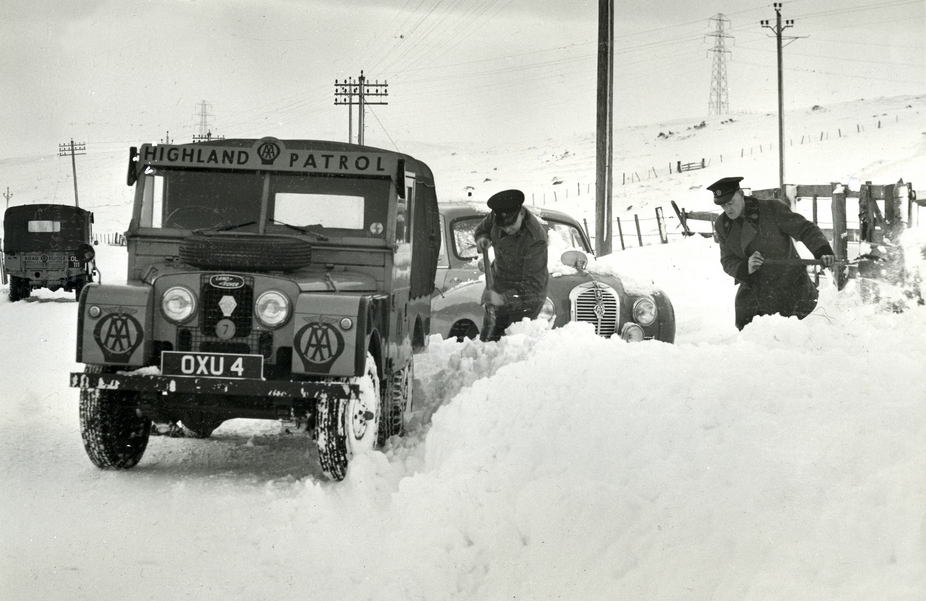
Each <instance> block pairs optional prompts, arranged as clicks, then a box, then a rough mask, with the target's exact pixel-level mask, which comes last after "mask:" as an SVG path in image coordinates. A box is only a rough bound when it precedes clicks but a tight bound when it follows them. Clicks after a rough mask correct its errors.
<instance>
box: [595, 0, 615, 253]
mask: <svg viewBox="0 0 926 601" xmlns="http://www.w3.org/2000/svg"><path fill="white" fill-rule="evenodd" d="M613 89H614V0H598V96H597V103H596V104H597V110H596V114H597V124H596V128H595V129H596V143H595V252H596V253H597V254H598V256H604V255H609V254H611V187H612V181H611V161H612V158H613V149H614V141H613V139H612V138H613V133H614V106H613V105H614V96H613V92H612V90H613Z"/></svg>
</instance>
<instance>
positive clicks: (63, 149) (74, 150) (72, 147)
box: [58, 138, 87, 207]
mask: <svg viewBox="0 0 926 601" xmlns="http://www.w3.org/2000/svg"><path fill="white" fill-rule="evenodd" d="M86 150H87V145H86V144H84V143H83V142H80V143H78V144H75V143H74V138H71V142H70V143H67V142H65V143H64V144H58V156H59V157H64V156H67V155H68V154H70V155H71V168H72V169H73V170H74V206H75V207H80V202H78V200H77V161H75V160H74V155H75V154H87V153H86ZM78 151H80V152H78Z"/></svg>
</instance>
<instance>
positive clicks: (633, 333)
mask: <svg viewBox="0 0 926 601" xmlns="http://www.w3.org/2000/svg"><path fill="white" fill-rule="evenodd" d="M621 339H622V340H626V341H627V342H640V341H641V340H643V328H641V327H640V326H639V324H635V323H631V322H629V321H628V322H627V323H625V324H624V327H622V328H621Z"/></svg>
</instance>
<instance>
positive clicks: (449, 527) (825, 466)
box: [0, 107, 926, 601]
mask: <svg viewBox="0 0 926 601" xmlns="http://www.w3.org/2000/svg"><path fill="white" fill-rule="evenodd" d="M865 110H868V107H866V109H865ZM912 139H913V137H912V136H910V137H908V138H906V139H905V143H904V144H903V145H902V148H903V149H904V150H903V152H906V153H907V154H902V153H900V152H898V153H897V154H895V155H888V154H883V155H882V157H881V159H879V160H880V161H882V163H884V164H886V163H888V162H893V163H894V164H898V165H901V166H903V165H909V169H914V168H916V169H922V166H921V164H920V162H921V160H922V155H921V154H916V153H913V154H910V153H909V149H910V148H911V147H914V146H915V145H914V144H913V143H912V142H911V140H912ZM818 160H819V161H820V163H821V165H826V168H827V169H829V168H831V167H830V163H829V161H832V160H838V157H833V156H832V154H831V153H821V155H820V156H819V159H818ZM863 167H865V165H857V166H855V167H852V166H851V165H846V168H852V169H861V168H863ZM768 169H769V170H770V171H774V165H771V166H768ZM727 174H728V173H722V174H720V173H717V171H708V172H706V173H704V174H702V178H703V179H710V178H711V177H714V179H716V178H717V177H721V175H727ZM890 177H892V178H893V179H892V180H891V181H896V179H897V178H898V177H908V176H907V175H906V172H905V171H904V169H903V168H902V167H901V168H900V169H899V171H898V173H897V174H896V175H895V174H893V173H892V174H890ZM708 183H709V182H708ZM676 185H677V182H676ZM676 190H677V188H673V187H669V188H666V189H664V190H662V194H663V195H664V196H663V198H667V197H671V195H673V194H674V193H675V192H676ZM558 208H559V207H558ZM563 208H566V209H567V210H573V209H570V208H569V207H566V206H563ZM576 208H578V207H576ZM905 239H907V240H913V239H917V240H918V243H922V242H924V241H926V236H924V235H923V232H922V230H921V229H916V230H912V231H910V232H908V236H905ZM98 250H99V255H100V257H99V262H100V267H101V269H102V271H103V278H104V281H106V282H117V281H119V280H120V279H124V273H125V250H124V249H122V248H118V247H108V246H100V247H98ZM910 254H911V256H913V257H917V255H916V253H915V252H911V253H910ZM599 262H600V263H602V265H603V266H604V267H605V268H607V269H610V270H614V271H617V272H620V273H625V274H626V275H627V276H628V277H630V278H634V279H636V280H639V281H649V280H652V281H653V282H655V283H656V284H657V285H658V286H660V287H661V288H662V289H663V290H665V291H666V293H667V294H668V295H669V297H670V298H671V299H672V300H673V302H674V304H675V310H676V314H677V317H678V324H679V327H678V336H677V340H676V344H674V345H669V344H662V343H651V342H647V343H639V344H626V343H623V342H620V341H617V340H604V339H600V338H598V337H596V336H594V334H593V333H592V332H591V331H590V329H589V328H588V327H585V326H582V325H579V324H573V325H572V326H569V327H566V328H563V329H560V330H547V329H545V328H544V327H543V326H542V325H541V324H538V323H530V324H522V325H519V326H517V327H516V328H515V331H514V332H513V333H512V334H511V335H509V336H508V337H506V338H504V339H502V341H500V342H498V343H489V344H482V343H479V342H469V343H465V344H457V343H455V342H446V341H442V340H440V339H439V338H432V339H431V340H430V346H429V349H428V351H427V352H426V353H424V354H422V355H419V356H418V359H417V362H416V383H415V394H416V398H417V402H418V404H417V409H416V412H415V415H414V418H413V421H412V424H411V431H410V433H409V435H408V436H407V437H405V438H403V439H397V438H394V439H392V440H391V441H390V443H389V444H388V446H387V447H386V449H384V452H383V453H374V454H372V455H370V456H368V457H362V458H360V459H358V460H357V461H355V462H354V463H353V464H352V466H351V469H350V473H349V475H348V477H347V479H346V480H345V481H344V482H341V483H337V484H334V483H329V482H326V481H324V480H323V479H322V478H321V477H320V475H319V472H318V468H317V466H316V457H315V452H314V449H313V445H312V444H311V442H310V441H309V440H308V439H306V438H304V437H300V436H291V435H286V434H281V433H280V432H279V428H278V427H277V426H276V425H275V424H272V423H267V422H256V421H245V420H236V421H232V422H228V423H226V424H225V425H223V426H222V427H221V428H220V429H219V430H217V431H216V433H215V435H214V436H213V437H212V438H211V439H208V440H186V439H164V438H152V441H151V444H150V446H149V449H148V452H147V454H146V455H145V457H144V459H143V460H142V462H141V463H140V464H139V466H138V467H137V468H135V469H134V470H131V471H126V472H103V471H99V470H97V469H96V468H94V467H93V466H92V464H91V463H90V462H89V460H88V459H87V457H86V456H85V454H84V451H83V448H82V446H81V441H80V434H79V428H78V418H77V391H76V390H75V389H72V388H69V387H68V377H67V374H68V373H69V372H71V371H74V370H78V369H80V368H81V366H80V365H78V364H75V363H74V338H75V330H76V315H75V311H76V304H75V303H74V301H73V295H70V294H65V293H50V292H47V291H45V292H38V293H36V294H35V295H34V297H33V298H32V299H30V300H28V301H24V302H19V303H10V302H8V301H7V300H6V297H5V293H6V290H5V289H4V290H3V291H2V292H3V295H4V296H3V298H2V299H0V319H2V323H3V328H4V337H3V342H2V343H0V364H2V365H3V366H4V367H3V369H4V372H3V373H4V374H5V375H6V377H5V378H3V381H2V384H0V387H2V388H0V390H2V392H3V398H4V399H5V401H6V411H5V412H4V417H3V418H2V419H0V474H2V476H0V477H2V482H0V484H2V486H0V511H2V513H0V523H2V524H3V525H2V530H0V532H2V534H0V543H2V548H3V553H2V559H0V581H2V591H3V594H2V595H0V596H2V597H3V598H9V599H26V598H29V599H34V598H48V599H94V600H97V599H113V600H116V599H165V598H166V599H197V600H203V599H205V600H210V599H215V600H220V599H221V600H223V601H224V600H227V599H345V598H353V599H370V600H384V599H395V600H399V599H402V600H405V599H413V598H420V599H506V598H507V599H557V598H561V599H583V600H584V599H638V600H641V601H642V600H650V599H673V600H674V599H691V600H704V601H707V600H730V601H734V600H735V601H742V600H769V599H776V600H777V599H808V600H817V599H857V600H866V601H867V600H870V599H894V600H898V601H900V600H904V601H906V600H909V599H917V598H923V597H924V595H926V484H924V478H923V474H926V445H924V442H923V441H924V440H926V407H924V403H926V371H924V369H923V366H924V365H926V307H923V306H919V305H917V304H916V303H915V302H913V301H910V300H909V299H905V298H904V297H902V295H897V294H894V295H893V298H892V300H894V301H898V302H902V303H903V304H904V305H905V307H904V310H903V311H902V312H899V313H898V312H893V311H891V310H890V309H889V307H890V303H888V302H887V301H885V302H883V303H878V304H868V303H865V302H862V299H861V295H860V294H859V291H858V288H857V285H856V282H855V281H854V280H853V281H852V282H850V284H849V286H848V287H847V288H846V289H845V290H843V291H837V290H836V289H835V287H834V286H833V285H832V282H831V281H830V280H829V279H828V278H827V277H824V278H823V279H822V280H821V286H820V288H821V301H820V304H819V306H818V308H817V310H816V311H815V312H814V313H813V314H812V315H811V316H809V317H808V318H807V319H805V320H803V321H798V320H796V319H783V318H780V317H763V318H759V319H757V320H756V321H755V322H754V323H753V324H752V325H750V326H749V327H748V328H746V329H745V330H744V331H743V332H738V331H737V330H736V329H735V328H734V327H733V308H732V305H733V294H734V292H735V287H734V286H733V284H732V282H731V280H730V279H729V278H728V277H727V276H726V275H725V274H723V272H722V270H721V268H720V265H719V251H718V250H717V247H716V245H715V244H714V243H713V241H711V240H710V239H705V238H701V237H694V238H688V239H684V240H678V239H676V241H673V242H672V243H671V244H667V245H656V246H648V247H645V248H634V249H630V250H627V251H624V252H620V251H618V252H615V253H614V254H612V255H610V256H609V257H604V258H601V259H599ZM885 293H886V294H887V295H890V294H893V291H890V290H885Z"/></svg>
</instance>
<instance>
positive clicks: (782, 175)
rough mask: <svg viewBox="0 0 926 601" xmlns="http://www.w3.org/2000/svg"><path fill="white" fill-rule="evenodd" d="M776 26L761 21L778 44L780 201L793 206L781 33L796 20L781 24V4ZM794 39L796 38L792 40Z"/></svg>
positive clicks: (777, 7) (776, 4)
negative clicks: (788, 183)
mask: <svg viewBox="0 0 926 601" xmlns="http://www.w3.org/2000/svg"><path fill="white" fill-rule="evenodd" d="M774 7H775V25H774V26H772V25H771V24H770V23H769V21H768V19H763V20H762V21H760V24H761V25H762V27H764V28H766V29H771V30H772V32H773V33H774V34H775V38H776V39H777V44H778V187H779V191H778V194H779V196H778V199H779V200H781V201H782V202H785V203H788V204H791V203H790V202H789V201H788V197H787V195H786V194H785V112H784V99H785V93H784V82H783V68H782V59H781V54H782V53H781V48H782V46H781V33H782V32H783V31H784V30H785V29H787V28H789V27H792V26H793V25H794V19H788V20H786V21H785V22H784V25H782V23H781V2H775V4H774ZM792 39H794V38H792Z"/></svg>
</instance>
